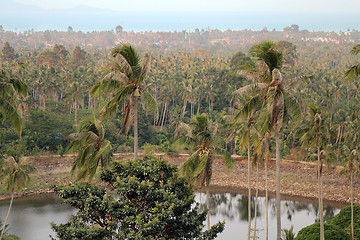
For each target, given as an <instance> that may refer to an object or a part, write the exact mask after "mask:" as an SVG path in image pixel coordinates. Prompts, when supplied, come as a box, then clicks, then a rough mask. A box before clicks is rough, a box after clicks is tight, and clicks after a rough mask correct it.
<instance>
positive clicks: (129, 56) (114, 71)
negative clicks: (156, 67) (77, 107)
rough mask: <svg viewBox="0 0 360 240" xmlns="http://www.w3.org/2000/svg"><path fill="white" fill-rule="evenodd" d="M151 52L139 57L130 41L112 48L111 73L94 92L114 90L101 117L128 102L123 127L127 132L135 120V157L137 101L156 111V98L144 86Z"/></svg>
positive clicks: (94, 87)
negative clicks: (127, 43)
mask: <svg viewBox="0 0 360 240" xmlns="http://www.w3.org/2000/svg"><path fill="white" fill-rule="evenodd" d="M150 59H151V58H150V55H149V54H145V55H144V56H143V58H140V56H139V54H138V53H137V51H136V50H135V49H134V48H133V47H132V46H130V45H126V44H122V46H121V47H115V48H114V49H113V50H112V51H111V60H110V61H109V63H108V66H109V70H110V73H109V74H107V75H106V76H105V78H104V79H103V80H101V81H100V82H98V83H96V84H95V85H94V86H93V87H92V89H91V94H92V95H94V94H100V93H104V92H106V93H108V92H110V93H112V95H111V99H110V100H109V101H108V102H107V104H106V105H105V107H104V108H103V110H102V112H101V119H102V120H103V119H105V118H107V117H109V115H110V114H111V113H113V112H115V111H116V109H117V108H118V107H119V106H122V105H123V104H125V105H126V107H125V110H124V113H123V115H122V127H121V130H120V132H119V134H121V132H122V131H123V130H124V129H125V133H126V134H127V133H128V132H129V130H130V127H131V122H132V119H133V120H134V159H137V154H138V102H139V99H140V100H141V102H142V103H143V104H144V105H145V107H147V109H149V110H151V111H154V110H155V109H156V102H155V100H154V98H153V97H152V96H151V94H150V93H149V92H148V91H147V89H146V88H145V77H146V74H147V72H148V70H149V67H150Z"/></svg>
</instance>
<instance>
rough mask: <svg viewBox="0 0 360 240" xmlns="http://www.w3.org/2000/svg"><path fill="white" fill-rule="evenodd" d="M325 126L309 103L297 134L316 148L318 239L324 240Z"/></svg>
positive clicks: (316, 108) (305, 142)
mask: <svg viewBox="0 0 360 240" xmlns="http://www.w3.org/2000/svg"><path fill="white" fill-rule="evenodd" d="M327 132H328V131H327V128H326V126H325V124H324V118H323V116H322V111H321V109H320V108H319V107H317V106H316V105H309V111H308V112H307V116H306V118H305V121H304V122H303V125H302V127H301V130H299V133H298V134H299V135H300V136H301V138H300V141H301V142H302V143H303V144H304V145H312V146H315V147H316V149H317V177H318V192H319V195H318V196H319V214H320V240H324V238H325V235H324V214H323V196H322V178H321V176H322V162H321V157H322V154H323V148H324V147H325V145H326V142H327V135H326V134H327Z"/></svg>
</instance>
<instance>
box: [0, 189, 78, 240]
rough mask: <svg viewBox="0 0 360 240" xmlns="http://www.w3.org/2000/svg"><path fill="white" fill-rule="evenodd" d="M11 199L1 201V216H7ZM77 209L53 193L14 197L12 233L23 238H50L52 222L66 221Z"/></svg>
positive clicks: (35, 239) (23, 239)
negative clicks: (64, 202)
mask: <svg viewBox="0 0 360 240" xmlns="http://www.w3.org/2000/svg"><path fill="white" fill-rule="evenodd" d="M9 202H10V201H0V217H1V218H2V219H3V218H5V216H6V213H7V210H8V207H9ZM74 213H75V210H74V209H72V208H71V207H70V206H68V205H66V204H62V201H61V200H60V199H58V198H56V197H55V195H52V194H44V195H38V196H32V197H26V198H21V199H14V203H13V206H12V208H11V213H10V216H9V221H8V223H9V226H10V227H11V229H10V233H12V234H15V235H16V236H18V237H20V238H21V239H22V240H43V239H44V240H45V239H47V240H48V239H50V237H49V234H52V235H54V232H53V231H52V230H51V227H50V223H51V222H52V221H54V222H55V223H65V222H67V221H69V220H70V216H71V215H72V214H74Z"/></svg>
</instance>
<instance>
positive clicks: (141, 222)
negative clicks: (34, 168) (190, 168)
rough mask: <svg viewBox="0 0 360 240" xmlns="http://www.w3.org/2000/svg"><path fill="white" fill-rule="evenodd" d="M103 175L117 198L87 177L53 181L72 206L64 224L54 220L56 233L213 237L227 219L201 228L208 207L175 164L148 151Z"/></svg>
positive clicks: (72, 236) (112, 236) (96, 236)
mask: <svg viewBox="0 0 360 240" xmlns="http://www.w3.org/2000/svg"><path fill="white" fill-rule="evenodd" d="M101 179H102V180H103V181H104V182H107V183H108V184H109V185H110V186H111V187H112V189H113V191H114V192H115V193H116V198H114V197H112V196H111V195H109V194H107V193H106V190H105V189H100V188H98V187H95V186H93V185H91V184H89V183H75V184H70V185H67V186H57V187H54V190H55V193H56V194H57V195H58V196H60V197H61V198H63V199H64V201H65V202H66V203H68V204H70V205H71V206H73V207H74V208H77V209H79V210H78V212H77V214H76V216H74V217H73V218H72V219H71V220H70V222H68V223H66V224H59V225H56V224H54V223H52V224H51V225H52V228H53V229H54V230H55V232H56V235H57V237H58V239H133V240H135V239H204V240H205V239H215V238H216V236H217V234H218V233H220V232H221V231H223V229H224V223H218V224H216V225H214V226H213V227H212V228H211V230H209V231H205V232H202V231H201V230H202V228H203V221H204V220H205V216H206V211H204V212H201V213H199V210H198V207H197V206H195V207H194V202H195V201H194V195H193V193H192V189H191V188H190V187H189V185H188V183H187V182H186V181H185V180H184V179H182V178H178V176H177V168H176V166H171V165H169V164H167V163H166V162H165V161H164V160H162V159H157V158H152V157H145V158H144V159H141V160H137V161H129V162H123V163H114V167H113V168H112V169H111V170H105V171H104V172H103V173H102V174H101Z"/></svg>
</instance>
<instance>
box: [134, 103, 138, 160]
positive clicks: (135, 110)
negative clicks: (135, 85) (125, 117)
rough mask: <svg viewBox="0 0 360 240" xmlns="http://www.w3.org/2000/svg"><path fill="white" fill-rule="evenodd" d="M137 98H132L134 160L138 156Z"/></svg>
mask: <svg viewBox="0 0 360 240" xmlns="http://www.w3.org/2000/svg"><path fill="white" fill-rule="evenodd" d="M137 114H138V97H136V96H135V97H134V159H135V160H136V159H137V155H138V142H139V139H138V116H137Z"/></svg>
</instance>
